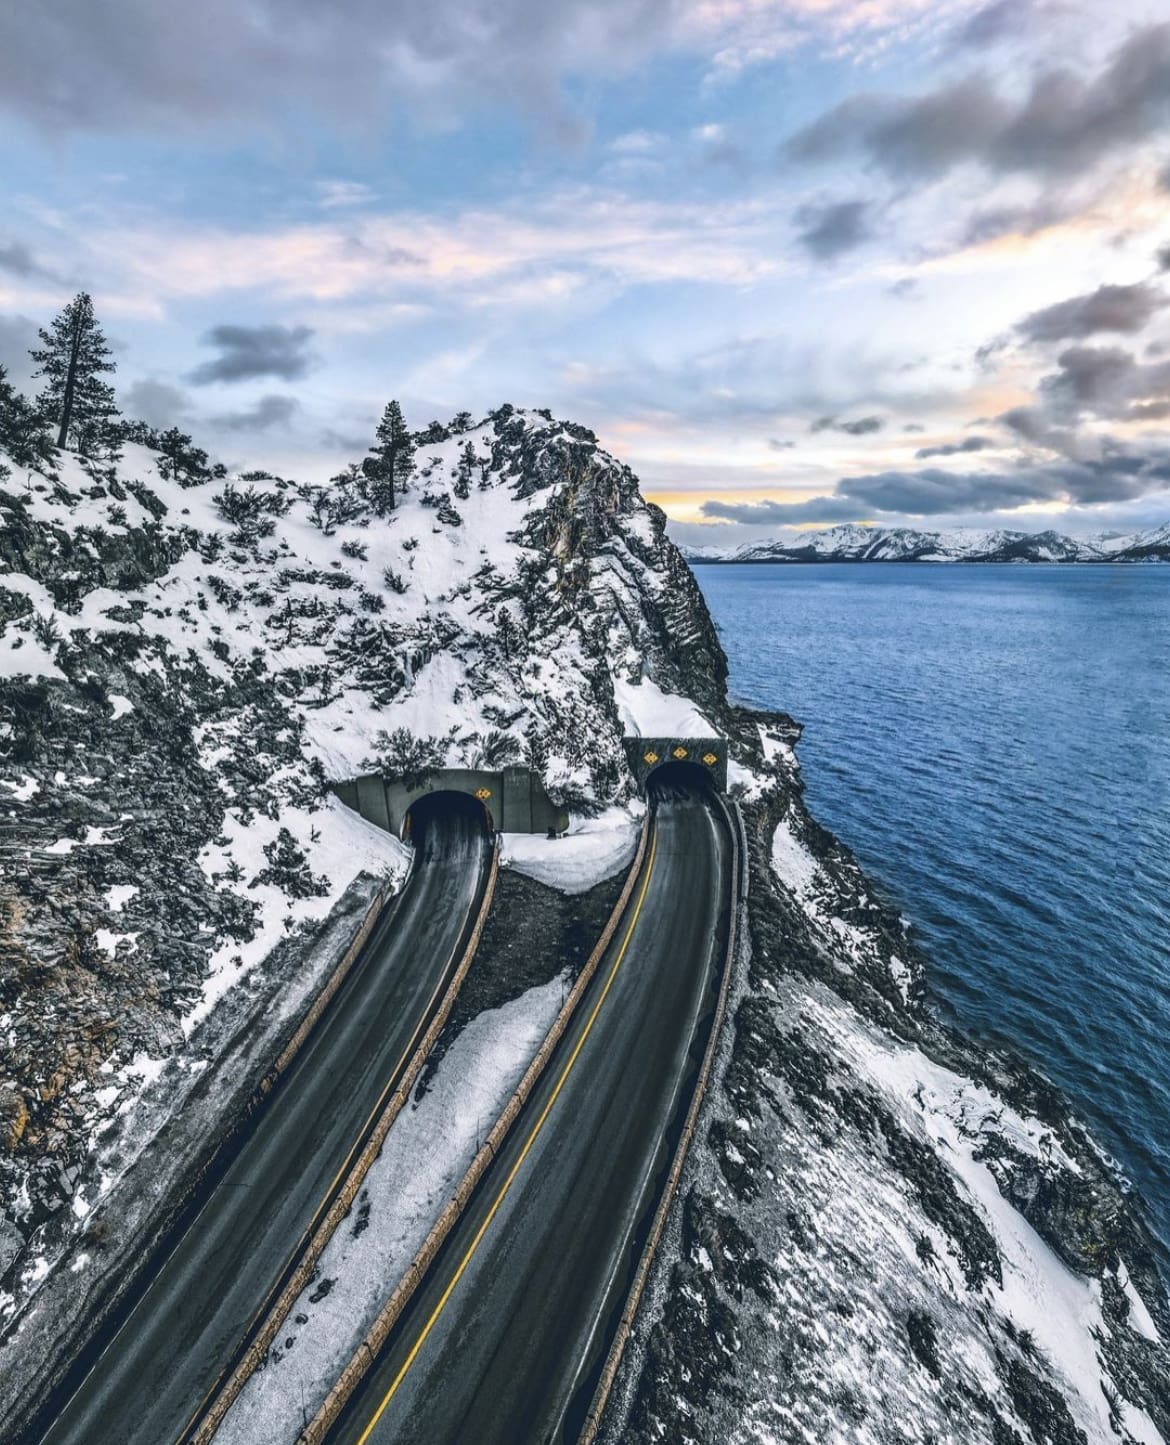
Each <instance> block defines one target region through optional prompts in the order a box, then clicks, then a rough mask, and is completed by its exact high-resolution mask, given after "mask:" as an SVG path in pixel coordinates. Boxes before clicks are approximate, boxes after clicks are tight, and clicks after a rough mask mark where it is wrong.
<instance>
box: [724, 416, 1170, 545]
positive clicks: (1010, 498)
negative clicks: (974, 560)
mask: <svg viewBox="0 0 1170 1445" xmlns="http://www.w3.org/2000/svg"><path fill="white" fill-rule="evenodd" d="M1167 482H1170V450H1165V449H1162V450H1158V449H1153V450H1150V451H1147V452H1140V451H1134V450H1132V449H1130V448H1127V447H1125V446H1124V445H1122V444H1121V443H1118V442H1116V441H1113V440H1111V439H1108V438H1106V439H1105V442H1104V445H1103V447H1102V455H1101V456H1100V458H1099V459H1098V460H1096V461H1072V460H1061V461H1056V462H1044V463H1041V464H1038V465H1033V464H1031V463H1022V464H1020V465H1018V466H1016V467H1013V468H1005V469H1002V470H998V471H981V472H950V471H945V470H943V469H942V468H939V467H924V468H921V469H919V470H917V471H901V470H891V471H884V472H876V473H872V474H869V475H866V476H859V477H845V478H842V479H841V480H840V481H839V482H838V483H837V485H836V487H835V488H834V491H833V493H832V494H831V495H829V496H821V497H811V498H809V499H808V500H806V501H803V502H773V501H763V502H727V501H721V500H718V499H714V498H713V499H711V500H708V501H705V502H703V504H702V505H701V507H700V509H699V510H700V512H701V513H702V515H703V516H705V517H711V518H714V519H719V520H723V521H730V522H739V523H744V524H748V525H752V526H793V525H799V524H802V523H809V522H850V521H852V522H856V521H861V520H863V519H868V518H874V517H883V516H884V517H893V516H909V517H941V516H959V515H986V514H988V513H993V512H1003V511H1007V512H1010V511H1012V510H1014V509H1016V508H1019V507H1026V506H1030V505H1035V504H1037V503H1053V502H1058V503H1064V504H1065V505H1070V506H1100V505H1104V504H1117V503H1123V502H1130V501H1134V500H1137V499H1139V498H1142V497H1145V496H1147V495H1149V494H1151V493H1152V492H1155V491H1158V490H1161V489H1163V488H1165V486H1166V484H1167Z"/></svg>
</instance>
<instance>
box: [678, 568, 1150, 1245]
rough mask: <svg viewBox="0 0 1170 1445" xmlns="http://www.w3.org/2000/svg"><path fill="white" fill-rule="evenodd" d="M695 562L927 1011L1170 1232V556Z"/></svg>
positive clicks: (744, 691) (756, 693)
mask: <svg viewBox="0 0 1170 1445" xmlns="http://www.w3.org/2000/svg"><path fill="white" fill-rule="evenodd" d="M695 574H696V576H697V577H698V579H699V582H700V584H701V586H702V589H703V592H704V594H705V595H706V598H707V602H708V605H709V606H710V608H711V611H712V614H713V615H714V617H715V620H716V623H717V624H718V626H719V629H720V634H721V637H722V640H723V645H724V647H725V648H726V650H727V655H728V658H729V660H730V664H731V689H732V692H733V695H735V696H737V697H738V698H740V699H742V700H743V701H746V702H749V703H752V702H754V703H757V704H759V705H762V706H768V707H777V708H782V709H784V710H785V711H787V712H790V713H791V714H792V715H793V716H794V717H795V718H797V719H798V720H799V721H800V722H802V723H804V725H805V733H804V737H803V739H802V741H801V744H800V748H799V752H800V757H801V760H802V763H803V766H804V773H805V779H806V785H807V796H808V802H809V806H810V808H811V810H812V812H813V813H814V815H815V816H816V817H818V818H819V819H820V821H821V822H823V823H824V824H825V825H826V827H828V828H831V829H832V830H833V831H834V832H835V833H837V835H838V836H839V837H841V838H842V839H843V840H844V841H845V842H847V843H848V844H849V845H850V846H851V847H852V848H853V850H854V852H855V853H856V854H857V855H858V857H859V858H860V860H861V861H862V863H863V864H864V866H865V867H866V868H867V870H868V871H869V872H870V874H871V875H872V876H873V877H874V878H875V879H876V880H877V881H878V882H879V883H880V884H881V885H883V887H884V891H885V893H886V894H887V896H888V897H890V898H891V899H892V901H894V902H895V903H896V904H897V905H898V906H899V907H900V908H901V910H902V911H903V912H904V913H905V914H906V915H907V916H908V917H909V918H910V919H911V920H912V922H913V923H914V925H915V926H916V928H917V931H918V939H919V942H920V943H921V944H922V945H923V947H924V950H925V952H926V954H927V956H928V957H929V959H930V960H931V963H932V982H933V987H934V991H935V994H936V997H937V998H938V999H939V1000H940V1001H941V1006H942V1007H943V1009H944V1010H945V1011H948V1012H950V1013H951V1014H952V1016H955V1017H957V1018H958V1020H959V1021H960V1022H961V1023H962V1024H963V1025H964V1026H965V1027H966V1028H967V1029H968V1031H969V1032H973V1033H975V1034H976V1035H978V1036H981V1037H991V1038H996V1039H1000V1040H1007V1041H1009V1042H1010V1043H1012V1044H1014V1045H1015V1046H1016V1047H1017V1049H1019V1050H1020V1051H1021V1052H1023V1053H1024V1054H1025V1055H1026V1056H1028V1057H1029V1058H1030V1059H1031V1060H1032V1061H1033V1062H1034V1063H1036V1064H1037V1065H1038V1066H1039V1067H1040V1068H1041V1070H1042V1071H1043V1072H1044V1073H1046V1074H1047V1075H1048V1077H1049V1078H1051V1079H1053V1080H1055V1081H1056V1082H1057V1083H1058V1084H1060V1085H1061V1086H1062V1087H1063V1089H1064V1090H1065V1092H1066V1093H1067V1094H1068V1095H1069V1096H1070V1097H1071V1098H1072V1100H1073V1102H1074V1104H1075V1106H1076V1108H1077V1109H1078V1111H1079V1112H1080V1114H1081V1116H1082V1117H1083V1118H1085V1119H1086V1120H1087V1121H1088V1122H1090V1123H1091V1124H1092V1125H1093V1126H1094V1129H1095V1132H1096V1134H1097V1137H1098V1138H1099V1139H1100V1140H1101V1141H1102V1142H1103V1143H1104V1145H1105V1146H1106V1147H1107V1148H1108V1149H1109V1150H1110V1151H1111V1152H1112V1153H1113V1154H1114V1155H1115V1157H1116V1158H1117V1159H1118V1160H1119V1161H1120V1163H1121V1166H1122V1169H1123V1170H1124V1172H1125V1174H1126V1175H1127V1176H1128V1177H1129V1178H1130V1179H1131V1180H1132V1181H1133V1182H1134V1184H1135V1185H1136V1186H1137V1188H1138V1190H1139V1191H1140V1193H1141V1195H1142V1197H1143V1199H1144V1202H1145V1206H1146V1212H1147V1216H1148V1218H1149V1220H1150V1222H1151V1224H1152V1225H1153V1226H1154V1229H1155V1231H1156V1233H1157V1234H1158V1236H1159V1237H1160V1239H1161V1241H1162V1244H1163V1246H1165V1247H1166V1248H1168V1249H1170V567H1161V568H1159V567H1128V568H1127V567H1120V566H1118V567H1109V566H1104V567H1049V566H1021V567H1003V566H999V567H995V566H967V565H964V566H929V565H921V564H919V565H914V564H901V565H900V564H884V565H852V566H851V565H848V564H843V565H836V564H826V565H818V566H791V567H784V566H717V567H711V566H708V567H697V568H696V569H695Z"/></svg>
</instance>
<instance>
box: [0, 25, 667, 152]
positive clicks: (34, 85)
mask: <svg viewBox="0 0 1170 1445" xmlns="http://www.w3.org/2000/svg"><path fill="white" fill-rule="evenodd" d="M680 28H681V27H680V22H679V17H678V16H677V13H676V7H675V5H674V4H673V3H672V0H561V3H559V4H557V5H555V6H549V5H547V4H545V3H543V0H431V3H428V4H427V5H425V6H422V5H418V4H415V3H412V0H381V3H378V4H372V3H370V0H334V3H332V4H330V5H326V6H322V5H320V4H319V3H317V0H250V3H249V4H247V5H241V4H238V3H236V0H203V3H202V4H200V5H199V6H197V7H185V8H178V9H176V8H175V7H172V6H160V5H158V4H157V3H155V0H104V3H103V4H102V5H100V6H95V5H94V4H93V3H92V0H54V3H53V4H51V5H48V6H36V7H24V8H23V9H21V7H17V8H16V9H15V10H14V9H13V8H12V7H11V6H5V7H3V8H0V105H3V106H4V107H5V108H6V109H8V110H10V111H15V112H16V113H17V114H19V115H21V116H23V117H24V118H25V119H27V120H30V121H32V122H33V123H34V124H36V125H38V126H40V127H41V128H43V129H45V130H47V131H49V132H52V133H68V132H78V131H94V130H102V131H126V130H134V131H139V132H158V131H161V130H172V131H173V130H184V129H186V130H200V131H205V130H206V128H207V127H208V126H209V125H218V126H220V127H222V128H223V130H224V131H225V132H226V131H227V129H228V127H229V126H233V127H235V128H238V125H239V123H240V122H241V121H244V122H252V123H261V122H264V121H269V122H272V123H274V124H279V123H280V122H281V121H282V120H283V119H284V118H286V117H287V113H288V104H289V97H290V96H291V97H295V98H296V104H297V108H298V110H299V111H302V112H309V113H316V114H318V115H330V116H335V117H337V118H339V119H341V120H343V121H349V122H353V121H355V120H356V121H365V122H369V121H370V120H371V119H373V118H381V117H383V116H385V115H386V114H388V113H390V112H391V111H392V109H393V108H395V107H399V106H404V107H409V108H411V109H413V110H415V111H417V112H419V113H420V114H421V115H422V116H423V117H424V118H430V119H436V120H439V121H446V120H448V119H449V118H450V117H451V116H452V115H458V114H461V113H465V112H467V111H470V110H471V109H472V108H473V107H474V106H475V104H476V103H477V102H481V101H482V100H483V99H484V98H485V97H486V98H490V99H493V100H502V101H504V102H505V103H506V104H508V105H510V106H512V107H514V108H516V109H518V110H521V111H525V112H528V113H529V114H532V115H536V116H538V117H539V118H540V119H541V121H542V122H543V125H544V129H545V130H546V131H548V132H550V133H552V134H554V135H558V136H561V137H564V138H568V137H570V136H573V135H577V136H579V135H580V134H581V125H580V122H579V120H577V118H576V116H575V115H574V113H573V112H572V111H571V109H570V108H569V106H568V104H567V103H566V101H565V99H564V86H563V81H564V80H565V79H566V78H568V77H571V76H574V75H589V74H604V75H605V76H606V77H607V78H609V77H610V76H612V74H613V73H614V71H615V70H616V69H619V68H627V67H629V66H632V65H634V64H636V63H637V62H638V60H639V59H640V58H642V57H643V56H645V55H646V54H648V53H650V51H652V50H653V49H654V48H656V47H657V46H659V45H660V44H662V43H663V42H664V41H669V40H670V38H671V37H672V36H677V35H678V34H679V32H680ZM489 57H490V63H488V58H489ZM79 76H84V77H85V79H84V83H78V77H79Z"/></svg>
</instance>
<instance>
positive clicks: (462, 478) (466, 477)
mask: <svg viewBox="0 0 1170 1445" xmlns="http://www.w3.org/2000/svg"><path fill="white" fill-rule="evenodd" d="M478 464H479V457H477V456H476V454H475V446H474V444H473V443H472V442H467V443H466V444H465V445H464V447H463V451H462V452H461V453H460V456H459V465H458V467H457V469H456V472H455V495H456V496H457V497H458V498H459V499H460V501H463V502H465V501H466V500H467V499H468V497H469V496H471V473H472V471H473V470H474V468H475V467H476V466H478Z"/></svg>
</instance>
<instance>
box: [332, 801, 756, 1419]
mask: <svg viewBox="0 0 1170 1445" xmlns="http://www.w3.org/2000/svg"><path fill="white" fill-rule="evenodd" d="M652 806H653V807H654V811H655V818H654V826H653V831H652V834H651V841H650V846H649V848H648V850H647V855H646V861H645V863H644V865H643V869H642V874H641V876H640V878H639V879H638V882H637V885H636V887H635V889H634V892H633V894H632V897H631V903H630V906H629V908H628V910H627V913H626V916H625V917H624V918H623V919H622V922H621V924H620V926H619V928H618V930H617V933H616V934H615V937H614V941H613V943H612V944H611V946H610V948H609V950H608V951H607V954H606V956H605V958H603V960H602V962H601V966H600V967H599V968H598V970H597V974H596V977H595V979H594V981H593V983H592V984H591V986H590V988H589V990H588V992H587V993H586V994H585V996H584V998H583V999H582V1001H581V1004H580V1005H579V1007H578V1010H577V1013H576V1015H575V1016H574V1019H573V1022H572V1023H571V1025H570V1027H569V1028H568V1030H567V1031H566V1033H565V1036H564V1038H563V1039H562V1041H561V1044H560V1045H559V1047H558V1050H557V1052H556V1054H555V1055H554V1056H553V1058H552V1060H551V1062H550V1064H549V1067H548V1069H547V1070H546V1072H545V1074H544V1076H543V1078H542V1080H541V1082H540V1084H539V1085H538V1086H537V1088H536V1089H535V1090H534V1092H533V1094H532V1096H531V1098H530V1100H529V1102H528V1104H527V1105H526V1107H525V1109H524V1110H523V1112H522V1113H521V1115H520V1117H519V1118H518V1119H517V1121H516V1124H515V1126H514V1127H513V1129H512V1132H511V1133H510V1135H509V1136H508V1140H507V1142H506V1143H505V1145H504V1147H503V1148H502V1150H501V1152H500V1155H499V1157H498V1158H497V1159H496V1160H495V1161H494V1162H493V1164H492V1166H491V1168H490V1169H489V1170H488V1172H487V1174H486V1175H485V1177H484V1179H483V1182H482V1183H481V1185H480V1187H479V1189H478V1191H477V1193H476V1194H475V1195H474V1196H473V1198H472V1201H471V1203H470V1205H469V1206H468V1209H467V1212H466V1213H465V1214H464V1216H463V1218H462V1219H461V1220H460V1222H459V1225H458V1226H457V1227H456V1229H455V1230H454V1231H453V1232H452V1234H451V1236H450V1237H449V1239H448V1240H447V1243H446V1245H445V1246H444V1247H443V1249H442V1251H441V1252H440V1254H439V1256H438V1258H437V1259H436V1262H435V1265H434V1267H433V1268H432V1270H431V1272H430V1274H429V1275H428V1277H427V1279H426V1280H425V1282H424V1283H423V1285H422V1287H421V1288H420V1289H419V1291H418V1293H417V1294H416V1295H415V1297H414V1299H413V1300H412V1301H411V1303H410V1305H409V1306H408V1308H407V1310H406V1311H405V1313H404V1315H403V1317H402V1319H401V1321H400V1322H399V1325H398V1326H397V1328H396V1329H395V1331H394V1333H393V1334H392V1335H391V1337H390V1340H389V1341H388V1343H387V1345H386V1348H385V1350H384V1351H383V1352H382V1354H381V1355H380V1357H379V1359H378V1361H377V1362H376V1364H375V1366H374V1368H373V1369H372V1370H371V1372H370V1374H369V1375H368V1376H367V1377H366V1379H365V1381H364V1382H363V1384H362V1386H361V1387H360V1388H359V1389H358V1391H357V1392H356V1393H355V1395H354V1398H353V1399H352V1400H351V1402H350V1404H349V1407H348V1408H347V1410H346V1411H345V1413H344V1414H343V1415H342V1417H341V1419H340V1420H339V1421H338V1424H337V1426H336V1427H335V1429H334V1430H333V1432H332V1434H331V1436H330V1445H334V1442H346V1445H355V1442H361V1445H366V1442H378V1445H390V1442H393V1445H407V1442H410V1445H415V1442H417V1445H463V1442H467V1441H475V1445H520V1442H523V1445H544V1442H548V1441H561V1440H568V1441H572V1440H575V1439H576V1436H577V1433H578V1431H579V1429H580V1426H581V1424H582V1422H583V1419H584V1416H585V1412H586V1410H587V1409H588V1406H589V1401H590V1398H591V1395H592V1390H593V1385H594V1382H595V1378H596V1375H597V1373H598V1371H599V1369H600V1366H601V1362H602V1359H603V1357H604V1353H605V1349H606V1346H607V1343H608V1340H607V1336H608V1333H609V1331H610V1329H611V1328H612V1326H613V1325H614V1324H615V1323H616V1318H617V1316H618V1314H620V1311H621V1308H622V1305H623V1303H624V1299H625V1294H626V1290H627V1287H628V1285H629V1281H630V1275H631V1271H632V1270H633V1268H634V1266H635V1264H636V1258H637V1246H638V1243H639V1239H640V1235H641V1234H642V1232H643V1231H644V1230H645V1228H646V1227H647V1226H648V1224H649V1218H650V1216H651V1215H652V1213H653V1210H654V1206H655V1203H656V1199H657V1194H658V1191H659V1189H660V1187H661V1185H662V1182H663V1177H664V1174H665V1171H666V1170H667V1169H668V1167H669V1151H668V1148H667V1143H668V1139H669V1136H670V1134H671V1132H672V1125H673V1126H675V1127H677V1125H678V1124H679V1123H680V1122H681V1118H682V1115H683V1114H684V1113H685V1110H686V1105H687V1101H688V1099H689V1093H690V1088H691V1087H692V1086H693V1083H694V1078H695V1072H696V1069H697V1062H698V1058H699V1056H700V1054H701V1050H702V1043H703V1029H702V1027H701V1024H702V1023H703V1021H704V1019H705V1018H706V1017H707V1016H709V1014H710V1011H711V1010H712V1008H713V1006H714V1002H715V996H716V986H717V981H718V975H719V971H720V965H721V963H722V961H723V957H724V949H725V946H726V939H727V925H728V914H729V899H730V893H731V843H730V839H729V837H728V835H727V828H726V819H725V815H724V813H723V811H722V808H721V806H720V805H719V803H718V800H717V799H715V798H714V796H713V795H712V794H710V793H709V792H707V791H705V790H698V791H690V790H689V789H686V788H679V787H677V786H669V785H668V786H665V787H663V786H659V787H658V788H657V789H656V790H654V789H653V788H652Z"/></svg>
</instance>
